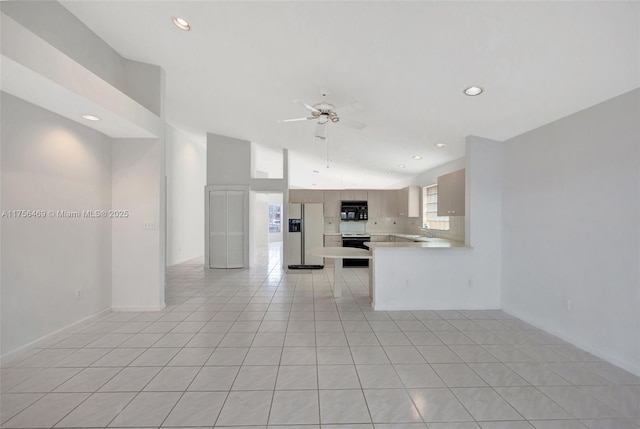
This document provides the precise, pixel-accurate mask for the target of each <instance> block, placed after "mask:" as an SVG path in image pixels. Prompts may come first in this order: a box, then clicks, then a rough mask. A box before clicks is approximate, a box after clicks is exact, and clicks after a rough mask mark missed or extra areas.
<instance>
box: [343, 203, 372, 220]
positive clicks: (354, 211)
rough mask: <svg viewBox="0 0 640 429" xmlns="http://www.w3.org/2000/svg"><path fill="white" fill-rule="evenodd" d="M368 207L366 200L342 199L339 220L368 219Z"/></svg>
mask: <svg viewBox="0 0 640 429" xmlns="http://www.w3.org/2000/svg"><path fill="white" fill-rule="evenodd" d="M368 219H369V209H368V207H367V202H366V201H343V202H342V204H341V206H340V220H368Z"/></svg>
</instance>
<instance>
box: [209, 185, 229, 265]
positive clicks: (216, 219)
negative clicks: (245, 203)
mask: <svg viewBox="0 0 640 429" xmlns="http://www.w3.org/2000/svg"><path fill="white" fill-rule="evenodd" d="M209 267H211V268H227V191H211V192H209Z"/></svg>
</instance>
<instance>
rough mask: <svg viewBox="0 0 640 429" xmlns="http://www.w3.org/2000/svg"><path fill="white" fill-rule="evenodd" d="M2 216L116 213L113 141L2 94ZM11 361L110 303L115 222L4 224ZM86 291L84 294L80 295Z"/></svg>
mask: <svg viewBox="0 0 640 429" xmlns="http://www.w3.org/2000/svg"><path fill="white" fill-rule="evenodd" d="M0 103H1V108H2V117H1V124H2V127H1V136H0V137H1V150H2V173H1V174H2V201H1V204H2V210H20V209H29V210H47V211H48V210H70V211H75V210H97V209H104V210H108V209H110V207H111V139H109V138H108V137H106V136H104V135H103V134H100V133H98V132H96V131H94V130H91V129H89V128H86V127H83V126H82V125H79V124H77V123H76V122H73V121H69V120H67V119H65V118H62V117H60V116H58V115H56V114H53V113H51V112H49V111H47V110H44V109H42V108H40V107H37V106H34V105H32V104H29V103H26V102H24V101H22V100H20V99H18V98H15V97H13V96H11V95H9V94H6V93H0ZM1 276H2V291H1V294H2V344H1V350H0V354H2V355H4V354H6V353H7V352H10V351H12V350H14V349H17V348H18V347H21V346H24V345H25V344H28V343H30V342H32V341H35V340H37V339H38V338H40V337H42V336H44V335H46V334H49V333H51V332H54V331H56V330H57V329H60V328H63V327H65V326H67V325H69V324H70V323H73V322H76V321H78V320H81V319H83V318H86V317H88V316H91V315H93V314H95V313H97V312H99V311H101V310H104V309H107V308H109V307H110V305H111V221H110V220H108V219H88V218H67V219H65V218H54V217H51V216H47V218H45V219H37V218H32V219H25V218H7V217H3V218H2V267H1ZM77 291H80V297H77V296H76V293H77Z"/></svg>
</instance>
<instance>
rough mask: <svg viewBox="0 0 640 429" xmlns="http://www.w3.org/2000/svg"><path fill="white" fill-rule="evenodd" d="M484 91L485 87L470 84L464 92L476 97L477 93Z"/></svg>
mask: <svg viewBox="0 0 640 429" xmlns="http://www.w3.org/2000/svg"><path fill="white" fill-rule="evenodd" d="M482 91H484V89H482V88H480V87H479V86H470V87H469V88H466V89H465V90H464V93H465V94H467V95H468V96H470V97H475V96H476V95H480V94H482Z"/></svg>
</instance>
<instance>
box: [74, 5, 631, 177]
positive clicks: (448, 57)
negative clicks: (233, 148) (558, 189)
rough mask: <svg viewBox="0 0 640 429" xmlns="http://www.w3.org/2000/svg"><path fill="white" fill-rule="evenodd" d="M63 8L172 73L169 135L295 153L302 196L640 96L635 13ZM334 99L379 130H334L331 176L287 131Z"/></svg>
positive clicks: (322, 156) (300, 132)
mask: <svg viewBox="0 0 640 429" xmlns="http://www.w3.org/2000/svg"><path fill="white" fill-rule="evenodd" d="M62 3H63V5H64V6H65V7H66V8H67V9H68V10H69V11H71V12H72V13H73V14H74V15H75V16H77V17H78V18H79V19H80V20H81V21H83V22H84V23H85V24H86V25H87V26H88V27H90V28H91V29H92V30H93V31H94V32H96V33H97V34H98V35H99V36H100V37H101V38H102V39H104V40H105V41H106V42H107V43H109V44H110V45H111V46H112V47H113V48H114V49H116V50H117V51H118V52H120V54H122V55H123V56H124V57H127V58H130V59H133V60H137V61H143V62H147V63H151V64H156V65H160V66H161V67H163V68H164V69H165V70H166V85H167V87H166V117H167V120H168V121H169V122H170V123H171V124H173V125H174V126H176V127H178V128H180V129H182V130H183V131H185V132H188V133H191V134H193V135H197V136H199V137H200V138H201V139H204V136H205V133H206V132H213V133H218V134H223V135H228V136H232V137H236V138H242V139H247V140H251V141H253V142H256V143H259V144H261V145H264V146H267V147H275V148H283V147H284V148H288V149H289V150H290V154H291V177H290V180H291V184H292V186H295V187H312V183H315V184H316V186H317V187H318V188H336V187H337V188H341V187H348V188H357V187H366V188H369V187H370V188H385V187H397V186H400V185H403V184H405V183H407V182H408V180H409V178H410V177H411V176H414V175H416V174H418V173H419V172H422V171H424V170H427V169H429V168H431V167H434V166H437V165H440V164H443V163H445V162H447V161H450V160H454V159H457V158H459V157H461V156H463V155H464V139H465V137H466V136H467V135H479V136H483V137H487V138H492V139H497V140H504V139H507V138H510V137H512V136H515V135H518V134H521V133H523V132H526V131H528V130H531V129H533V128H536V127H538V126H541V125H543V124H546V123H548V122H551V121H554V120H556V119H559V118H561V117H563V116H566V115H568V114H571V113H573V112H576V111H578V110H581V109H584V108H586V107H589V106H591V105H594V104H597V103H599V102H601V101H604V100H606V99H609V98H612V97H614V96H616V95H619V94H622V93H624V92H627V91H630V90H632V89H634V88H637V87H639V86H640V3H638V2H608V1H607V2H515V1H511V2H480V1H474V2H422V1H409V2H402V1H386V2H384V1H358V2H345V1H341V2H338V1H336V2H331V1H324V0H323V1H299V2H271V1H258V2H243V1H233V2H231V1H228V2H227V1H221V2H214V1H161V2H150V1H148V2H142V1H120V2H112V1H64V2H62ZM173 16H180V17H183V18H185V19H187V20H188V21H189V22H190V24H191V26H192V30H191V31H190V32H184V31H181V30H178V29H177V28H176V27H174V26H173V25H172V23H171V18H172V17H173ZM469 85H480V86H482V87H484V88H485V93H484V94H483V95H481V96H479V97H467V96H465V95H464V94H463V93H462V91H463V89H464V88H465V87H467V86H469ZM321 88H328V90H329V97H328V101H330V102H332V103H333V104H335V105H336V106H341V105H346V104H349V103H351V102H354V101H357V102H359V103H360V104H361V105H362V106H363V108H362V109H360V110H358V111H355V112H351V113H350V114H348V115H347V114H346V113H344V114H343V116H344V117H345V118H347V117H348V118H350V119H353V120H357V121H360V122H365V123H366V124H367V127H366V128H364V129H363V130H361V131H358V130H355V129H352V128H348V127H346V126H344V124H340V123H338V124H335V126H333V125H334V124H331V126H330V129H329V145H328V150H329V160H330V161H329V167H330V168H327V167H326V165H327V147H326V145H325V144H323V143H318V142H317V141H314V139H313V131H314V125H313V124H312V123H311V121H308V122H296V123H288V124H282V123H277V122H276V121H277V120H278V119H286V118H295V117H300V116H304V115H305V113H306V111H305V110H304V109H303V108H301V107H300V106H299V105H297V104H295V103H293V100H295V99H299V100H304V101H306V102H307V103H309V104H314V103H316V102H318V101H320V98H321V96H320V90H321ZM338 113H340V110H339V109H338ZM435 143H446V144H447V147H446V148H445V149H437V148H436V147H435V146H434V144H435ZM414 154H418V155H421V156H423V159H422V160H419V161H416V160H412V159H411V158H410V156H411V155H414ZM398 164H404V165H406V167H407V168H405V169H401V168H399V167H398ZM313 170H317V171H319V172H320V173H313Z"/></svg>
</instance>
